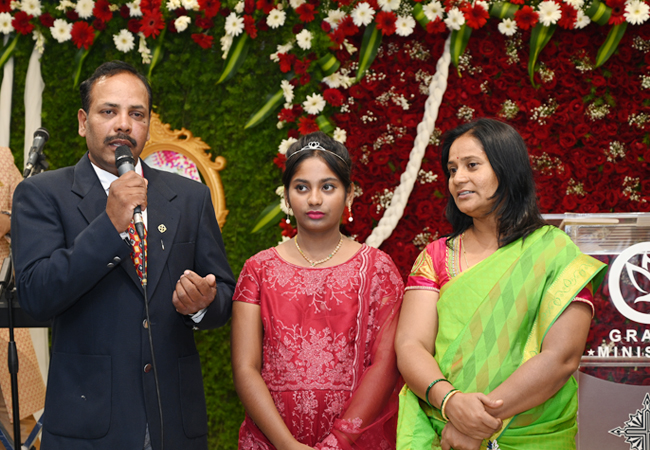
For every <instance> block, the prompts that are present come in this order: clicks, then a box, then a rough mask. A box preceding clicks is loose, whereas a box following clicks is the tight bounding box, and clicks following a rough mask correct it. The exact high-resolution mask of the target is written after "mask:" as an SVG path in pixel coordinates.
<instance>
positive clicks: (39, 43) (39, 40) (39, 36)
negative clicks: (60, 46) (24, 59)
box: [32, 30, 45, 55]
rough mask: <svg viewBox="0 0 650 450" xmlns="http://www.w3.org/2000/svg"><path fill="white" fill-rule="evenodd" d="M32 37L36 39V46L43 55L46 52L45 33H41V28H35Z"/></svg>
mask: <svg viewBox="0 0 650 450" xmlns="http://www.w3.org/2000/svg"><path fill="white" fill-rule="evenodd" d="M32 39H34V40H35V41H36V43H35V44H34V48H35V49H36V51H37V52H38V53H39V54H41V55H42V54H43V53H44V52H45V36H43V33H41V32H40V31H39V30H34V32H33V33H32Z"/></svg>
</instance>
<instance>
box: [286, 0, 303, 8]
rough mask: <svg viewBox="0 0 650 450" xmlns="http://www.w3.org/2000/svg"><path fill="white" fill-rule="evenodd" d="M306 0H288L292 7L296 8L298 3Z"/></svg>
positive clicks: (298, 5)
mask: <svg viewBox="0 0 650 450" xmlns="http://www.w3.org/2000/svg"><path fill="white" fill-rule="evenodd" d="M306 1H307V0H289V4H290V5H291V7H292V8H293V9H298V8H299V7H300V5H303V4H304V3H306Z"/></svg>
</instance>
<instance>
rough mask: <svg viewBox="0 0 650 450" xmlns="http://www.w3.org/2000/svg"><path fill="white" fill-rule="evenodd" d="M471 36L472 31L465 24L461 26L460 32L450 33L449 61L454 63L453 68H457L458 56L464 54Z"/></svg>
mask: <svg viewBox="0 0 650 450" xmlns="http://www.w3.org/2000/svg"><path fill="white" fill-rule="evenodd" d="M471 35H472V29H471V28H470V27H468V26H467V24H463V26H462V27H460V30H454V31H452V32H451V61H452V62H453V63H454V66H456V67H458V61H459V60H460V56H461V55H462V54H463V53H465V49H466V48H467V43H468V42H469V37H470V36H471Z"/></svg>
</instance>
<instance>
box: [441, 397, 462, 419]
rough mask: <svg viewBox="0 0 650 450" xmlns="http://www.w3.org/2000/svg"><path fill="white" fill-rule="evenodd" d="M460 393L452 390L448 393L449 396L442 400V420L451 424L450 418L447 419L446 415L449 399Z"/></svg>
mask: <svg viewBox="0 0 650 450" xmlns="http://www.w3.org/2000/svg"><path fill="white" fill-rule="evenodd" d="M459 392H460V391H459V390H458V389H452V390H451V391H449V392H447V395H445V398H443V399H442V404H441V405H440V412H441V413H442V418H443V419H444V420H446V421H447V422H449V418H448V417H447V414H445V408H446V407H447V403H449V399H450V398H452V397H453V396H454V395H456V394H458V393H459Z"/></svg>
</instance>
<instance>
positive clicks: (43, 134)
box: [34, 127, 50, 143]
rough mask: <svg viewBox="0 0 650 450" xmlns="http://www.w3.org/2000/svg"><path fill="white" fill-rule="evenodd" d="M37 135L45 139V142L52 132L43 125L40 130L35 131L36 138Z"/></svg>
mask: <svg viewBox="0 0 650 450" xmlns="http://www.w3.org/2000/svg"><path fill="white" fill-rule="evenodd" d="M37 137H40V138H41V139H43V141H44V142H43V143H45V142H47V140H48V139H49V138H50V133H49V132H48V131H47V130H46V129H45V128H43V127H41V128H39V129H38V130H36V131H34V138H37Z"/></svg>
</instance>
